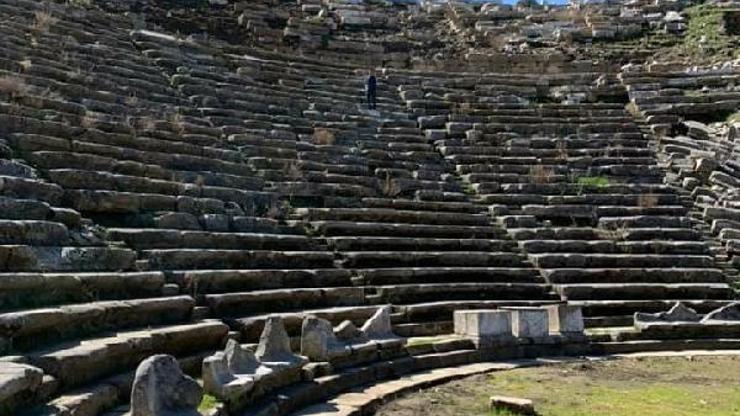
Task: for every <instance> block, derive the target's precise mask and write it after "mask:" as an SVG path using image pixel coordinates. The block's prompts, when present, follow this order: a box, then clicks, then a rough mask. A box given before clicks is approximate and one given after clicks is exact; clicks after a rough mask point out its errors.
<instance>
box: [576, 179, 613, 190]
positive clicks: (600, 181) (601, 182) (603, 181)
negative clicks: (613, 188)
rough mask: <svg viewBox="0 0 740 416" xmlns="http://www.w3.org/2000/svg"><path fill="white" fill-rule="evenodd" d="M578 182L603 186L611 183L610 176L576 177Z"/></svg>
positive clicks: (598, 186)
mask: <svg viewBox="0 0 740 416" xmlns="http://www.w3.org/2000/svg"><path fill="white" fill-rule="evenodd" d="M576 183H577V184H579V185H583V186H593V187H596V188H603V187H605V186H608V185H609V178H607V177H605V176H581V177H578V178H577V179H576Z"/></svg>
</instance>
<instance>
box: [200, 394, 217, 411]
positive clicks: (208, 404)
mask: <svg viewBox="0 0 740 416" xmlns="http://www.w3.org/2000/svg"><path fill="white" fill-rule="evenodd" d="M217 404H218V399H216V398H215V397H213V396H211V395H210V394H204V395H203V399H202V400H201V401H200V404H199V405H198V411H199V412H201V413H203V412H205V411H208V410H211V409H213V408H214V407H216V405H217Z"/></svg>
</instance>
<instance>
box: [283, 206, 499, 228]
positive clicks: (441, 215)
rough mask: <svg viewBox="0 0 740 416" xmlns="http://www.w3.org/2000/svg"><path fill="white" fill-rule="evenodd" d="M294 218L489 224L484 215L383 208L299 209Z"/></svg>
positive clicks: (364, 221)
mask: <svg viewBox="0 0 740 416" xmlns="http://www.w3.org/2000/svg"><path fill="white" fill-rule="evenodd" d="M295 215H296V217H299V218H302V219H304V220H307V221H327V220H330V221H355V222H361V223H366V222H379V223H404V224H429V225H471V226H485V225H488V224H489V219H488V216H487V215H485V214H465V213H447V212H428V211H404V210H399V209H383V208H360V209H351V208H299V209H297V210H295Z"/></svg>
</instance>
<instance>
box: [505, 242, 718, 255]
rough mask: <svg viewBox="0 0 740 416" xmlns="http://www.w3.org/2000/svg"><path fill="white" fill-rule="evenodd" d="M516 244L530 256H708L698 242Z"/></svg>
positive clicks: (701, 243)
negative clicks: (574, 254)
mask: <svg viewBox="0 0 740 416" xmlns="http://www.w3.org/2000/svg"><path fill="white" fill-rule="evenodd" d="M518 244H519V247H521V248H522V250H524V251H526V252H527V253H531V254H537V253H585V254H595V253H605V254H607V253H608V254H708V249H707V246H706V244H704V243H703V242H700V241H656V240H650V241H608V240H604V241H583V240H524V241H519V242H518Z"/></svg>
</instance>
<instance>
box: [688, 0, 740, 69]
mask: <svg viewBox="0 0 740 416" xmlns="http://www.w3.org/2000/svg"><path fill="white" fill-rule="evenodd" d="M685 13H686V16H687V17H688V27H687V29H686V34H685V35H686V36H685V37H684V42H683V45H682V48H683V51H682V52H683V53H684V54H685V55H686V56H688V57H690V58H692V59H694V62H712V61H715V60H726V59H732V58H737V57H740V52H738V51H737V50H735V49H734V47H733V46H732V45H733V44H732V36H730V35H727V34H726V33H724V30H723V28H722V12H721V11H720V10H718V9H717V8H715V7H713V6H711V5H704V4H702V5H697V6H693V7H689V8H687V9H686V10H685Z"/></svg>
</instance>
